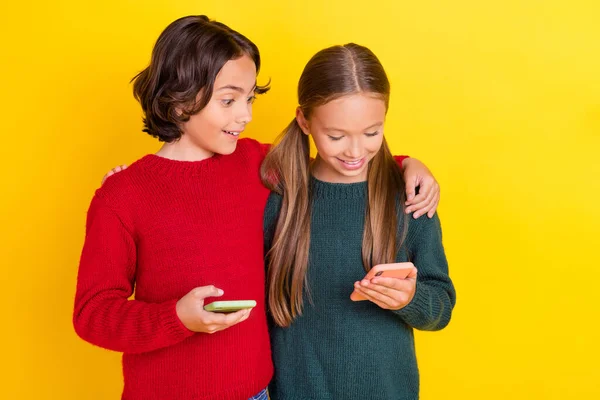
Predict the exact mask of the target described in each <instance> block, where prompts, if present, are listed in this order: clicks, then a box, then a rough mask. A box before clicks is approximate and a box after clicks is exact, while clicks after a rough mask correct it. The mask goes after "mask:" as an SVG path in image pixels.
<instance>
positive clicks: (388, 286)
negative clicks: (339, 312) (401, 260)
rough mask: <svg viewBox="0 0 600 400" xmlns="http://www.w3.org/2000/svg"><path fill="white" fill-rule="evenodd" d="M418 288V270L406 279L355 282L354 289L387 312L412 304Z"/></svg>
mask: <svg viewBox="0 0 600 400" xmlns="http://www.w3.org/2000/svg"><path fill="white" fill-rule="evenodd" d="M416 287H417V269H416V268H413V270H412V271H411V273H410V274H409V275H408V277H406V279H400V278H386V277H381V276H376V277H375V278H373V279H371V280H370V281H369V280H367V279H363V280H362V281H360V282H354V288H355V289H356V291H357V292H359V293H360V294H362V295H363V296H364V297H365V298H366V299H367V300H370V301H372V302H373V303H375V304H377V305H378V306H379V307H381V308H383V309H386V310H400V309H401V308H403V307H405V306H406V305H407V304H408V303H410V302H411V301H412V299H413V297H414V296H415V290H416Z"/></svg>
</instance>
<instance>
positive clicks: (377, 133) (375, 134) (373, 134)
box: [365, 131, 379, 137]
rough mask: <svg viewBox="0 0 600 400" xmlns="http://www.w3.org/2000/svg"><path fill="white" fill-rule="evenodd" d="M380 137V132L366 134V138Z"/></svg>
mask: <svg viewBox="0 0 600 400" xmlns="http://www.w3.org/2000/svg"><path fill="white" fill-rule="evenodd" d="M377 135H379V131H376V132H368V133H365V136H368V137H373V136H377Z"/></svg>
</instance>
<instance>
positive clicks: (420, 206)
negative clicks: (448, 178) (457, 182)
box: [402, 158, 440, 219]
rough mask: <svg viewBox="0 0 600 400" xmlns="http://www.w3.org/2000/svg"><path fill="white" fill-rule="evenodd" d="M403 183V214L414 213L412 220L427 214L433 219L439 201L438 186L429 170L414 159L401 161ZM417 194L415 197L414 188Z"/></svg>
mask: <svg viewBox="0 0 600 400" xmlns="http://www.w3.org/2000/svg"><path fill="white" fill-rule="evenodd" d="M402 168H403V171H404V181H405V182H406V200H407V201H406V203H404V204H405V206H407V207H406V209H405V212H406V213H407V214H410V213H411V212H414V214H413V218H415V219H416V218H419V217H420V216H421V215H423V214H427V216H428V217H429V218H431V217H433V214H435V210H436V209H437V206H438V203H439V201H440V185H439V184H438V183H437V181H436V180H435V178H434V177H433V175H432V174H431V171H429V168H427V167H426V166H425V164H423V163H422V162H421V161H419V160H417V159H416V158H406V159H404V160H403V161H402ZM417 186H418V187H419V194H418V195H416V196H415V193H416V187H417Z"/></svg>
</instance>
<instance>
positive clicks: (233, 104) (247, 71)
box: [180, 55, 256, 158]
mask: <svg viewBox="0 0 600 400" xmlns="http://www.w3.org/2000/svg"><path fill="white" fill-rule="evenodd" d="M255 86H256V66H255V65H254V61H252V59H251V58H250V57H248V56H246V55H244V56H242V57H240V58H238V59H235V60H229V61H228V62H226V63H225V65H223V68H221V70H220V71H219V73H218V74H217V78H216V79H215V84H214V88H213V94H212V97H211V99H210V101H209V102H208V104H207V105H206V107H204V108H203V109H202V110H201V111H200V112H199V113H197V114H195V115H192V116H191V117H190V119H189V120H188V121H187V122H185V123H184V124H183V125H182V130H183V135H182V137H181V139H180V143H181V144H182V145H186V146H191V147H193V148H194V149H195V150H197V151H198V150H199V151H200V152H204V153H205V154H206V157H207V158H208V157H212V156H213V155H214V154H215V153H216V154H231V153H233V151H234V150H235V148H236V145H237V140H238V138H239V135H240V134H241V133H242V132H243V131H244V129H245V127H246V124H247V123H249V122H250V121H251V120H252V102H253V101H254V88H255Z"/></svg>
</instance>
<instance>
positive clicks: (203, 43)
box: [131, 15, 269, 143]
mask: <svg viewBox="0 0 600 400" xmlns="http://www.w3.org/2000/svg"><path fill="white" fill-rule="evenodd" d="M243 55H247V56H249V57H250V58H251V59H252V60H253V61H254V64H255V65H256V72H257V73H258V71H259V69H260V53H259V51H258V47H256V45H255V44H254V43H253V42H252V41H250V40H249V39H248V38H246V37H245V36H244V35H242V34H240V33H239V32H236V31H234V30H233V29H231V28H229V27H228V26H227V25H225V24H222V23H220V22H217V21H211V20H210V19H209V18H208V17H207V16H205V15H192V16H187V17H183V18H180V19H178V20H176V21H174V22H172V23H171V24H170V25H169V26H168V27H167V28H166V29H165V30H164V31H163V32H162V33H161V34H160V36H159V37H158V40H157V41H156V44H155V45H154V49H153V50H152V58H151V61H150V65H148V67H147V68H146V69H144V70H143V71H142V72H140V73H139V74H137V75H136V76H135V77H134V78H133V79H132V80H131V81H132V82H133V95H134V96H135V98H136V99H137V100H138V101H139V103H140V105H141V106H142V111H143V113H144V119H143V121H144V129H143V131H144V132H147V133H148V134H150V135H151V136H153V137H156V138H158V140H160V141H161V142H167V143H168V142H173V141H176V140H178V139H179V138H181V135H182V134H183V132H182V131H181V129H180V126H181V124H182V123H183V122H186V121H188V120H189V118H190V116H192V115H194V114H197V113H198V112H200V111H201V110H202V109H203V108H204V107H205V106H206V104H208V102H209V100H210V98H211V96H212V92H213V85H214V82H215V79H216V77H217V74H218V73H219V71H220V70H221V68H222V67H223V65H225V63H226V62H227V61H229V60H233V59H237V58H239V57H242V56H243ZM268 90H269V84H268V83H267V85H265V86H258V85H257V86H256V89H255V93H256V94H262V93H266V92H267V91H268Z"/></svg>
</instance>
